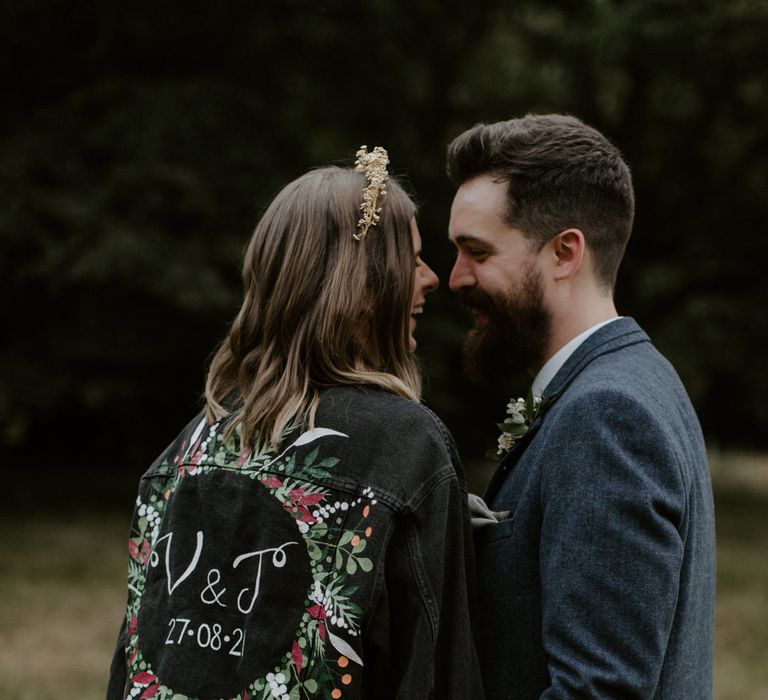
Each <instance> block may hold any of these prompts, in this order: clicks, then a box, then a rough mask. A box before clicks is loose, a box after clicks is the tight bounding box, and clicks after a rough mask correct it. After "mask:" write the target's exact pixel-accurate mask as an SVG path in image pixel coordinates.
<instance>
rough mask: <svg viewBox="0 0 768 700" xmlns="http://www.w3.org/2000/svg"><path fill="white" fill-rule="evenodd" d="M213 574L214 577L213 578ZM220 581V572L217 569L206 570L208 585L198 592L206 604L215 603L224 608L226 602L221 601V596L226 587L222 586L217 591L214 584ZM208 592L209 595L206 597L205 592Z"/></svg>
mask: <svg viewBox="0 0 768 700" xmlns="http://www.w3.org/2000/svg"><path fill="white" fill-rule="evenodd" d="M214 575H215V576H216V578H215V579H214ZM220 581H221V572H220V571H219V570H218V569H211V570H210V571H209V572H208V585H207V586H206V587H205V588H204V589H203V590H202V592H201V593H200V600H202V601H203V603H205V604H206V605H213V604H214V603H216V604H217V605H220V606H221V607H222V608H226V607H227V606H226V604H225V603H222V602H221V597H222V596H223V595H224V594H225V593H226V592H227V589H226V588H222V589H221V590H220V591H217V590H216V588H215V586H216V584H217V583H219V582H220ZM206 593H210V597H208V598H206V596H205V594H206Z"/></svg>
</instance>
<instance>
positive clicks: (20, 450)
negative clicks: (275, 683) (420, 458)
mask: <svg viewBox="0 0 768 700" xmlns="http://www.w3.org/2000/svg"><path fill="white" fill-rule="evenodd" d="M767 36H768V4H766V3H765V2H764V1H763V0H729V2H721V1H716V0H559V1H558V2H545V1H544V0H520V1H517V2H502V1H501V0H476V1H475V2H473V3H459V2H452V1H446V0H443V1H439V0H411V2H409V3H395V2H393V1H392V0H388V1H387V0H368V1H367V2H364V3H361V2H358V3H352V2H341V1H340V0H327V1H323V0H315V1H313V2H310V1H309V0H228V1H226V2H221V3H212V2H202V1H201V0H187V2H184V3H180V2H174V1H173V0H168V1H166V2H162V3H157V2H148V1H147V0H133V1H132V2H127V1H126V0H92V2H89V3H74V2H68V1H66V0H13V1H9V2H4V3H2V4H0V51H1V52H2V54H1V55H0V57H1V58H2V60H0V77H1V78H2V82H1V83H0V84H2V86H3V94H2V102H1V104H2V107H1V108H0V284H1V285H2V297H1V298H2V301H1V302H0V327H1V328H2V331H0V450H2V455H3V462H4V464H5V466H6V473H7V474H8V475H9V476H8V481H9V483H10V489H7V490H6V493H5V494H4V495H5V501H4V508H3V511H2V514H0V525H2V531H3V533H4V537H3V538H1V539H2V544H1V545H0V591H2V595H0V638H2V639H3V648H4V649H5V650H6V651H7V652H9V653H6V654H4V655H3V656H2V660H1V661H0V671H2V672H1V673H0V676H1V677H2V678H4V679H5V680H4V681H3V682H2V683H0V686H2V692H0V694H2V693H5V695H3V697H6V696H7V697H9V698H14V699H16V700H23V699H26V698H32V697H34V698H38V699H39V698H46V697H59V696H60V695H61V693H62V692H63V693H64V694H65V695H71V696H72V697H75V696H77V697H100V696H101V693H102V690H101V689H102V688H103V684H104V683H105V681H106V675H107V669H106V666H107V663H108V658H109V654H110V652H111V646H112V640H113V639H114V634H115V633H116V630H117V627H118V624H117V622H118V619H119V617H120V615H121V609H122V605H123V601H124V596H125V588H124V586H125V554H124V549H123V545H122V544H121V542H122V541H124V540H123V538H124V535H121V534H120V533H121V532H123V533H127V528H128V518H129V512H130V508H131V504H132V502H133V494H134V488H135V484H136V481H137V479H138V477H139V475H140V474H141V473H142V472H143V471H144V470H145V469H146V468H147V466H148V465H149V463H150V462H151V460H152V459H153V458H154V457H155V455H156V454H158V453H159V452H160V450H162V449H163V448H164V447H165V445H166V444H167V443H168V442H169V441H170V440H171V438H172V437H173V436H174V435H175V434H176V432H177V431H178V430H179V428H180V427H181V426H182V425H183V424H184V423H185V422H186V421H187V420H188V419H189V418H190V417H191V416H192V414H193V413H194V412H196V410H197V408H198V407H199V402H200V393H201V390H202V386H203V378H204V373H205V368H206V363H207V359H208V357H209V356H210V353H211V351H212V350H213V348H214V346H215V345H216V343H217V342H218V341H219V340H220V338H221V337H222V336H223V334H224V333H225V331H226V329H227V326H228V323H229V321H230V320H231V318H232V317H233V315H234V313H235V311H236V309H237V306H238V302H239V297H240V279H239V263H240V256H241V253H242V250H243V248H244V246H245V243H246V241H247V239H248V237H249V235H250V232H251V230H252V229H253V226H254V224H255V222H256V220H257V218H258V216H259V212H260V211H261V210H262V208H263V207H264V205H265V204H266V203H267V202H268V201H269V199H270V198H271V197H272V196H273V195H274V194H275V193H276V192H277V190H278V189H279V188H280V187H281V186H282V185H283V184H285V183H286V182H288V181H289V180H291V179H293V178H295V177H296V176H298V175H299V174H301V173H302V172H304V171H305V170H307V169H309V168H311V167H313V166H317V165H323V164H326V163H346V164H351V163H352V161H353V159H354V153H355V151H356V149H357V147H358V146H359V145H360V144H362V143H366V144H368V145H369V146H373V145H377V144H382V145H384V146H386V147H387V148H388V149H389V152H390V156H391V160H392V165H393V168H394V171H395V173H396V174H398V175H400V176H402V177H404V178H405V179H406V180H407V182H408V183H409V184H410V187H411V188H412V190H413V191H414V192H415V193H416V195H417V198H418V201H419V202H420V205H421V211H420V227H421V230H422V237H423V239H424V256H425V258H426V259H427V260H428V262H430V264H431V265H432V266H433V267H434V268H435V269H436V271H437V272H438V274H439V275H440V276H441V277H442V279H443V285H442V287H441V289H440V290H439V291H438V292H436V293H435V294H434V295H432V296H431V297H430V298H429V300H428V303H427V312H426V314H425V315H424V316H422V317H421V320H420V323H419V331H418V339H419V355H420V357H421V359H422V362H423V365H424V368H425V372H426V374H427V376H428V384H427V391H426V396H425V398H426V401H427V403H428V404H429V405H430V406H432V407H433V408H434V409H435V410H436V411H437V412H438V413H439V414H440V415H441V416H442V417H443V419H444V420H445V421H446V423H447V424H448V426H449V428H451V430H452V431H453V433H454V434H455V436H456V438H457V441H458V443H459V447H460V449H461V452H462V455H463V456H464V459H465V461H466V464H467V472H468V478H469V483H470V485H471V487H472V488H474V489H475V490H480V489H482V485H483V482H484V480H485V479H486V477H487V472H488V469H489V467H490V465H488V464H486V463H483V461H482V455H483V454H484V453H485V451H486V450H487V449H488V448H489V447H490V446H492V445H493V444H494V442H495V437H496V428H495V421H496V420H497V419H498V418H500V417H501V415H503V411H504V404H505V401H506V399H507V397H508V396H509V395H510V394H516V395H521V394H523V393H524V392H525V391H526V389H527V384H528V382H529V381H530V380H529V378H527V377H525V376H522V375H521V376H511V377H500V378H499V383H498V386H497V387H496V388H495V389H494V390H480V389H477V388H474V387H471V386H470V385H469V384H468V383H467V382H466V381H465V380H464V379H463V378H462V374H461V359H460V358H461V346H462V341H463V335H464V332H465V330H466V328H467V326H468V323H469V322H468V319H467V318H466V317H465V315H464V313H463V312H462V311H461V310H460V309H459V308H458V306H457V304H456V302H455V299H454V298H453V297H452V295H451V293H450V292H449V291H448V290H447V278H448V272H449V270H450V266H451V264H452V259H453V253H452V250H451V247H450V245H449V244H448V241H447V235H446V230H447V221H448V210H449V206H450V201H451V198H452V195H453V188H452V186H451V184H450V183H449V182H448V180H447V179H446V177H445V175H444V165H443V164H444V156H445V146H446V145H447V143H448V142H449V141H450V140H451V139H452V138H453V137H454V136H455V135H457V134H458V133H460V132H461V131H462V130H464V129H465V128H467V127H469V126H471V125H473V124H474V123H476V122H479V121H495V120H498V119H507V118H510V117H513V116H519V115H522V114H525V113H526V112H555V111H556V112H566V113H571V114H575V115H576V116H579V117H581V118H582V119H584V120H585V121H587V122H588V123H590V124H592V125H593V126H595V127H597V128H598V129H600V130H601V131H603V132H604V133H606V134H607V135H608V136H609V137H610V138H611V139H612V140H613V141H614V142H615V143H616V144H617V145H618V146H619V147H620V148H621V150H622V151H623V152H624V154H625V155H626V158H627V160H628V162H629V163H630V166H631V168H632V170H633V173H634V177H635V185H636V191H637V197H638V210H637V221H636V226H635V232H634V234H633V238H632V240H631V242H630V246H629V249H628V253H627V257H626V261H625V263H624V265H623V268H622V271H621V274H620V280H619V286H618V289H617V295H618V305H619V311H620V312H621V313H623V314H626V315H632V316H634V317H635V318H637V320H638V321H639V322H640V323H641V325H643V326H644V327H645V328H646V330H647V331H648V332H649V333H650V335H651V336H652V338H653V340H654V341H655V343H656V345H657V346H658V347H659V348H660V349H661V350H662V352H664V353H665V354H666V355H667V356H668V357H669V358H670V360H671V361H672V362H673V364H674V365H675V366H676V367H677V369H678V371H679V372H680V374H681V376H682V378H683V380H684V382H685V384H686V386H687V388H688V390H689V392H690V394H691V396H692V398H693V400H694V403H695V405H696V407H697V409H698V412H699V415H700V417H701V420H702V424H703V426H704V430H705V434H706V436H707V440H708V444H709V446H710V448H711V450H712V456H713V461H712V464H713V471H714V473H715V477H716V479H715V486H716V499H717V506H718V554H719V561H720V564H719V580H718V613H717V614H718V618H717V635H716V674H715V687H716V697H718V698H719V699H722V700H737V699H738V700H747V699H749V700H752V699H753V698H754V699H757V698H765V697H768V695H767V694H766V693H768V690H767V689H768V676H766V672H765V664H764V659H765V654H766V649H767V648H768V638H767V637H766V633H765V625H764V621H765V619H766V616H767V615H768V589H767V588H766V586H765V576H766V567H765V561H764V560H765V557H764V552H765V546H766V534H765V533H766V532H768V529H766V527H765V520H766V509H765V508H766V503H768V500H766V499H768V495H767V494H768V468H767V466H766V462H767V460H766V458H765V452H753V453H744V454H751V455H752V456H750V457H749V458H748V459H747V458H739V459H736V458H735V457H733V455H734V454H735V453H734V450H740V451H742V453H743V451H744V450H765V449H766V448H768V371H767V370H766V364H765V360H764V359H761V358H762V357H763V351H764V348H765V347H766V346H768V315H767V314H766V312H765V309H766V306H767V305H768V286H766V283H765V281H764V275H763V268H762V255H763V254H764V245H765V241H766V236H765V233H764V232H763V230H762V226H763V225H764V224H765V222H766V221H768V196H767V195H768V126H766V125H768V51H766V50H765V48H766V37H767ZM739 460H740V461H739ZM739 465H741V466H739ZM740 474H742V475H748V478H744V479H742V478H741V477H740V476H739V475H740ZM110 511H111V512H110ZM19 513H23V517H18V514H19ZM11 651H12V652H13V653H10V652H11Z"/></svg>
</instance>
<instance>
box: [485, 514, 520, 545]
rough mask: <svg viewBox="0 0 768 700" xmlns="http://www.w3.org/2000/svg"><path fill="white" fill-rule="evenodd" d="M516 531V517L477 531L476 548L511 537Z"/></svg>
mask: <svg viewBox="0 0 768 700" xmlns="http://www.w3.org/2000/svg"><path fill="white" fill-rule="evenodd" d="M514 530H515V516H514V515H513V516H511V517H509V518H506V519H504V520H500V521H499V522H497V523H491V524H490V525H485V526H484V527H481V528H478V529H477V530H475V546H476V547H482V546H484V545H487V544H490V543H492V542H498V541H499V540H504V539H506V538H508V537H511V536H512V534H513V533H514Z"/></svg>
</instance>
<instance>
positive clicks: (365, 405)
mask: <svg viewBox="0 0 768 700" xmlns="http://www.w3.org/2000/svg"><path fill="white" fill-rule="evenodd" d="M316 425H317V427H316V428H315V429H314V430H309V431H302V430H296V431H294V432H293V433H292V434H291V435H289V436H288V437H287V439H286V441H285V443H284V445H283V446H282V448H281V451H280V452H279V453H277V454H275V453H272V452H268V451H262V452H258V453H256V452H254V453H245V454H244V453H241V452H240V451H239V450H238V449H237V447H236V445H237V444H239V440H237V439H233V440H230V441H225V440H224V439H223V437H222V430H221V427H220V426H218V425H213V426H208V425H207V424H206V422H205V420H204V418H203V417H202V415H200V416H198V417H197V418H196V419H195V420H194V421H193V422H192V423H190V425H189V426H188V427H187V428H186V429H185V430H184V431H183V432H182V433H181V434H180V435H179V437H178V438H177V439H176V440H175V441H174V442H173V443H172V444H171V446H170V447H169V448H168V449H167V450H166V451H165V452H164V453H163V455H161V457H160V458H159V459H158V460H157V461H156V462H155V463H154V464H153V465H152V467H151V468H150V469H149V470H148V471H147V473H146V474H145V475H144V477H143V478H142V480H141V484H140V488H139V495H138V498H137V501H136V511H135V514H134V518H133V523H132V530H131V534H130V538H129V556H130V558H129V570H128V589H129V594H128V605H127V614H126V618H125V621H124V623H123V627H122V629H121V633H120V638H119V640H118V646H117V650H116V653H115V658H114V660H113V664H112V672H111V677H110V683H109V690H108V695H107V697H108V699H109V700H113V699H116V698H131V697H132V698H157V699H158V700H165V699H168V700H171V699H172V698H173V699H175V700H183V699H184V698H201V699H206V700H213V699H214V698H233V699H234V698H236V699H238V700H246V698H247V699H248V700H252V699H253V698H257V699H264V700H267V699H269V700H271V699H273V698H276V699H279V700H298V699H300V698H329V699H336V698H346V699H352V698H408V699H416V698H418V699H421V698H432V697H435V698H440V699H441V700H442V699H444V698H457V699H459V698H460V699H461V700H467V699H470V698H481V697H482V690H481V685H480V676H479V671H478V663H477V657H476V653H475V647H474V644H473V638H472V628H471V620H470V618H471V615H470V607H471V605H472V604H473V600H472V599H473V589H474V585H473V573H472V572H473V570H474V563H473V560H472V549H471V546H472V545H471V532H470V529H469V517H468V512H467V506H466V503H467V496H466V491H465V488H464V483H463V476H462V473H461V467H460V463H459V460H458V457H457V454H456V450H455V447H454V445H453V442H452V440H451V438H450V435H449V434H448V432H447V431H446V429H445V427H444V426H443V425H442V423H441V422H440V421H439V420H438V419H437V417H436V416H434V414H432V413H431V412H430V411H429V410H428V409H426V408H424V407H423V406H421V405H419V404H417V403H415V402H412V401H407V400H404V399H402V398H399V397H396V396H393V395H391V394H389V393H386V392H383V391H380V390H377V389H372V388H365V389H359V388H335V389H330V390H328V391H326V392H325V393H324V394H323V397H322V400H321V403H320V407H319V409H318V413H317V420H316Z"/></svg>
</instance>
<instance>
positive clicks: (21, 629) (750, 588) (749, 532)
mask: <svg viewBox="0 0 768 700" xmlns="http://www.w3.org/2000/svg"><path fill="white" fill-rule="evenodd" d="M712 466H713V477H714V482H715V487H716V488H715V500H716V508H717V534H718V597H717V616H716V639H715V698H716V700H768V664H766V663H765V661H766V659H768V624H766V622H767V621H768V585H767V584H768V557H766V552H768V527H766V524H767V522H766V521H768V457H765V456H752V457H749V456H729V457H726V458H713V460H712ZM0 527H1V528H2V537H1V538H0V645H2V646H1V648H2V653H0V698H2V699H3V700H32V699H33V698H34V700H49V699H53V698H57V700H58V699H59V698H83V699H85V700H89V699H91V698H94V699H95V698H103V697H104V691H105V687H106V680H107V674H108V669H109V662H110V659H111V656H112V651H113V649H114V643H115V637H116V635H117V628H118V625H119V622H120V618H121V615H122V610H123V605H124V603H125V569H126V561H125V558H124V551H125V541H126V538H127V533H128V522H127V519H126V517H125V516H124V515H119V516H118V515H114V514H113V515H99V514H95V513H93V512H92V511H90V512H89V511H88V510H78V512H77V513H75V514H72V515H70V516H68V517H55V516H51V515H45V514H42V513H38V514H35V515H29V516H25V517H12V516H9V515H3V516H2V518H0Z"/></svg>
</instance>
